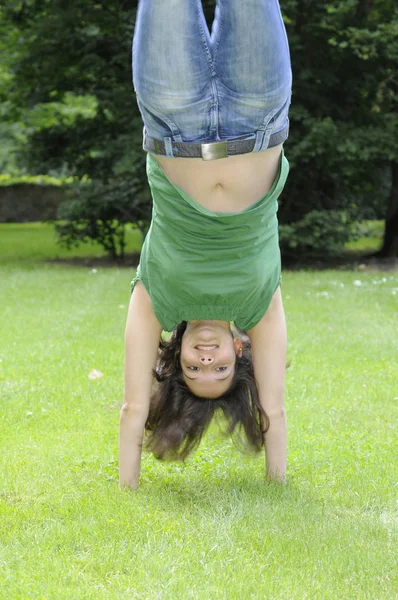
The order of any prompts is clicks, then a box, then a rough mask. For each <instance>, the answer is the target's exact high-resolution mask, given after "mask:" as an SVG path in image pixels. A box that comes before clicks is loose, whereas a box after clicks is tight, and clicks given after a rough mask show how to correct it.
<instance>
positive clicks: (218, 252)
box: [131, 150, 289, 331]
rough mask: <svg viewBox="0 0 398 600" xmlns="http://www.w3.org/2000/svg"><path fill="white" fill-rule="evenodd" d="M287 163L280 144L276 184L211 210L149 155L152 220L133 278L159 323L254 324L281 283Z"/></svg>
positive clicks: (171, 325) (247, 326) (165, 326)
mask: <svg viewBox="0 0 398 600" xmlns="http://www.w3.org/2000/svg"><path fill="white" fill-rule="evenodd" d="M288 172H289V163H288V161H287V159H286V157H285V155H284V152H283V150H282V154H281V160H280V164H279V170H278V174H277V176H276V179H275V181H274V183H273V185H272V188H271V190H270V191H269V192H268V193H267V194H265V195H264V196H263V197H262V198H260V199H259V200H258V201H257V202H255V203H254V204H252V205H251V206H249V208H247V209H246V210H244V211H243V212H240V213H217V212H212V211H210V210H208V209H206V208H204V207H203V206H201V205H200V204H198V203H197V202H196V201H195V200H194V199H193V198H192V197H191V196H190V195H189V194H187V193H186V192H185V191H184V190H183V189H182V188H180V187H179V186H178V185H175V184H174V183H172V182H171V181H170V180H169V179H168V177H167V176H166V174H165V172H164V171H163V169H162V168H161V167H160V165H159V163H158V162H157V161H156V159H155V158H154V157H153V156H151V154H149V153H148V155H147V176H148V182H149V185H150V188H151V192H152V198H153V208H152V222H151V226H150V229H149V231H148V234H147V236H146V238H145V242H144V245H143V248H142V252H141V258H140V264H139V266H138V269H137V274H136V277H135V278H134V279H133V281H132V283H131V291H133V289H134V285H135V283H136V282H137V281H141V282H142V283H143V284H144V286H145V288H146V289H147V291H148V293H149V295H150V297H151V300H152V304H153V309H154V312H155V315H156V317H157V319H158V320H159V323H160V324H161V325H162V327H163V329H164V330H165V331H172V330H173V329H174V327H175V326H176V325H178V323H180V322H181V321H193V320H202V319H209V320H212V319H217V320H222V321H233V322H234V323H235V325H236V326H237V327H238V328H240V329H243V330H248V329H251V328H252V327H254V326H255V325H256V324H257V323H258V322H259V321H260V319H261V317H262V316H263V315H264V314H265V312H266V311H267V308H268V306H269V303H270V301H271V298H272V296H273V294H274V292H275V290H276V289H277V287H278V285H279V284H280V281H281V257H280V250H279V236H278V219H277V211H278V201H277V199H278V197H279V195H280V193H281V192H282V190H283V187H284V185H285V182H286V179H287V175H288Z"/></svg>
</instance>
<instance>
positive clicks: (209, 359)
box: [199, 355, 214, 365]
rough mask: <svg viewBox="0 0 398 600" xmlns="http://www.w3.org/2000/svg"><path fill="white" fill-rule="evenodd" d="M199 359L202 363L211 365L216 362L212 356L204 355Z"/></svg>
mask: <svg viewBox="0 0 398 600" xmlns="http://www.w3.org/2000/svg"><path fill="white" fill-rule="evenodd" d="M199 361H200V362H201V364H202V365H211V364H213V363H214V358H213V357H212V356H206V355H203V356H201V357H200V358H199Z"/></svg>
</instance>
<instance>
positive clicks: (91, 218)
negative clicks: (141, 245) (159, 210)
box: [55, 177, 150, 259]
mask: <svg viewBox="0 0 398 600" xmlns="http://www.w3.org/2000/svg"><path fill="white" fill-rule="evenodd" d="M68 196H69V198H68V200H66V201H65V202H63V203H62V204H61V205H60V207H59V209H58V219H61V220H62V221H63V222H62V223H57V224H56V225H55V230H56V231H57V233H58V235H59V240H60V243H61V244H62V245H64V246H65V247H66V248H71V247H74V246H78V245H79V244H83V243H85V242H87V241H95V242H97V243H98V244H100V245H101V246H102V247H103V248H104V250H105V251H106V252H107V253H108V254H109V255H110V256H111V257H112V258H114V259H117V258H124V254H125V248H126V225H129V224H130V225H136V226H137V227H138V228H139V230H140V231H141V233H142V236H143V237H144V236H145V234H146V231H147V229H148V226H149V221H150V202H149V198H148V194H147V193H145V191H144V190H143V189H142V185H141V182H140V180H139V179H137V177H120V178H113V179H112V180H110V181H107V182H105V183H104V182H103V181H98V180H94V181H92V182H90V183H85V184H82V183H77V184H75V185H72V186H70V188H69V190H68Z"/></svg>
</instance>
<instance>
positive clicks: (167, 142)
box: [163, 137, 174, 158]
mask: <svg viewBox="0 0 398 600" xmlns="http://www.w3.org/2000/svg"><path fill="white" fill-rule="evenodd" d="M163 141H164V147H165V150H166V156H170V157H171V158H174V154H173V143H172V141H171V137H165V138H163Z"/></svg>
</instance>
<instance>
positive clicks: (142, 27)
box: [133, 0, 212, 140]
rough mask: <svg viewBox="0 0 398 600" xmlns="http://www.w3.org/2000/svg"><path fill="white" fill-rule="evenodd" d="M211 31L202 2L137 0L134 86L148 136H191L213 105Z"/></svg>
mask: <svg viewBox="0 0 398 600" xmlns="http://www.w3.org/2000/svg"><path fill="white" fill-rule="evenodd" d="M209 41H210V37H209V32H208V29H207V25H206V21H205V18H204V15H203V9H202V4H201V1H200V0H141V1H140V3H139V8H138V13H137V22H136V28H135V34H134V41H133V75H134V76H133V81H134V88H135V91H136V93H137V100H138V105H139V108H140V110H141V113H142V116H143V120H144V123H145V126H146V127H147V130H148V133H149V135H151V136H152V137H155V138H163V136H167V135H171V136H173V139H177V140H178V139H179V137H180V133H182V134H186V136H187V137H188V138H189V137H191V138H192V137H195V135H196V134H197V133H198V130H200V129H201V127H203V124H204V123H205V122H206V120H207V112H208V110H209V103H210V104H211V93H209V94H207V93H206V90H207V89H209V90H210V91H211V85H210V78H211V69H212V67H211V65H212V60H211V54H210V50H209Z"/></svg>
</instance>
